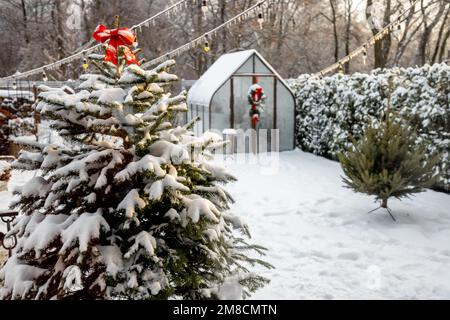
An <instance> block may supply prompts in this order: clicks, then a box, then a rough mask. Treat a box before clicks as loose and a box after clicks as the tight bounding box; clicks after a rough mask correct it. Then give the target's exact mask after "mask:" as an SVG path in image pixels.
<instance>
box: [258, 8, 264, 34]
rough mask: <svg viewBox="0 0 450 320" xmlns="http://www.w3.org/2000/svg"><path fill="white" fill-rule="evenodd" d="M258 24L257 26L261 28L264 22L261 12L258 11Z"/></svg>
mask: <svg viewBox="0 0 450 320" xmlns="http://www.w3.org/2000/svg"><path fill="white" fill-rule="evenodd" d="M258 24H259V28H260V29H261V30H262V28H263V24H264V18H263V14H262V12H260V13H258Z"/></svg>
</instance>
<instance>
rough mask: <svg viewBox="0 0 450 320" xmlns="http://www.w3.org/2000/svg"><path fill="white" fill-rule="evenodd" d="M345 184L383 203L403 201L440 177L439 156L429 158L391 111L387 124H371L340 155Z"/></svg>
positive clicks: (409, 131) (424, 149)
mask: <svg viewBox="0 0 450 320" xmlns="http://www.w3.org/2000/svg"><path fill="white" fill-rule="evenodd" d="M338 158H339V161H340V162H341V165H342V169H343V171H344V173H345V178H344V183H345V184H346V186H347V187H348V188H350V189H352V190H354V191H356V192H361V193H365V194H368V195H371V196H375V198H376V199H377V200H379V201H381V207H383V208H387V201H388V199H389V198H391V197H394V198H398V199H401V198H403V197H407V196H409V195H411V194H413V193H418V192H422V191H423V190H424V188H429V187H430V186H432V185H433V183H435V181H436V179H437V178H438V174H437V173H436V165H437V164H438V163H439V160H440V159H439V156H438V155H428V154H427V152H426V146H425V145H424V144H423V143H422V144H418V143H417V142H416V135H415V133H414V130H413V129H412V128H411V127H409V125H408V124H407V123H405V122H404V121H401V119H399V118H398V117H397V116H396V114H395V113H394V112H391V111H389V110H388V112H387V114H386V116H385V119H384V121H382V122H381V123H379V124H378V125H377V124H376V123H373V124H371V125H369V126H368V127H367V128H366V129H365V131H364V134H363V136H362V137H361V138H360V139H359V140H358V141H355V140H354V139H353V147H352V148H351V149H350V150H349V151H347V152H346V153H338Z"/></svg>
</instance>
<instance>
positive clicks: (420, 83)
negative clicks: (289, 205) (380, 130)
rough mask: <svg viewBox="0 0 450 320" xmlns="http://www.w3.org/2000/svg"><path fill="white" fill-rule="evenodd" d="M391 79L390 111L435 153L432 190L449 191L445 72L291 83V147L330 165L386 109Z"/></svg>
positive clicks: (448, 69) (449, 92)
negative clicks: (294, 103)
mask: <svg viewBox="0 0 450 320" xmlns="http://www.w3.org/2000/svg"><path fill="white" fill-rule="evenodd" d="M390 76H393V80H394V88H393V94H392V105H393V107H394V108H396V109H397V110H399V113H400V114H401V115H403V116H405V117H407V118H408V119H410V122H411V124H413V125H414V126H416V127H417V136H418V139H420V140H421V141H425V142H426V143H427V145H428V146H429V151H430V152H440V153H441V154H442V162H441V168H440V170H441V175H442V176H441V180H440V181H439V184H438V185H436V188H438V189H441V190H446V191H450V187H449V185H450V155H449V152H450V151H449V150H450V102H449V101H450V66H448V65H446V64H435V65H432V66H429V65H425V66H423V67H421V68H406V69H404V68H394V69H388V70H379V69H378V70H374V71H373V72H372V73H371V74H361V73H356V74H353V75H340V74H337V75H333V76H331V77H324V78H322V79H317V78H313V77H312V76H311V75H302V76H300V77H299V78H298V79H296V80H294V81H292V82H291V86H292V88H293V90H294V92H295V95H296V99H297V120H296V125H297V146H298V147H300V148H301V149H303V150H305V151H309V152H313V153H315V154H318V155H322V156H325V157H328V158H331V159H336V153H337V152H339V151H342V150H343V149H344V148H346V147H348V146H349V145H350V143H351V136H354V137H355V138H358V136H360V135H361V133H362V132H363V130H364V128H365V126H366V125H367V124H368V123H369V122H370V121H371V119H374V118H377V119H379V118H380V116H381V114H382V111H383V110H384V109H385V107H386V105H387V91H388V90H387V86H388V79H389V77H390Z"/></svg>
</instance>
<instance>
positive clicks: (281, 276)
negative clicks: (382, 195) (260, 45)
mask: <svg viewBox="0 0 450 320" xmlns="http://www.w3.org/2000/svg"><path fill="white" fill-rule="evenodd" d="M236 159H237V158H234V160H233V158H229V159H227V161H226V162H225V163H226V166H227V167H228V169H229V170H230V172H231V173H233V174H235V175H236V176H237V177H239V181H238V182H235V183H233V184H231V185H229V186H228V187H227V189H228V190H229V191H230V192H231V193H232V194H233V196H234V197H235V199H236V200H237V202H236V204H235V205H234V206H233V211H234V212H235V213H237V214H240V215H242V216H243V217H244V218H245V220H246V221H247V223H248V224H249V226H250V229H251V231H252V235H253V240H254V241H255V242H256V243H258V244H262V245H264V246H266V247H267V248H269V252H268V256H267V257H266V260H268V261H269V262H270V263H272V264H273V265H274V266H275V267H276V269H275V270H270V271H267V270H261V273H263V274H264V275H266V276H267V277H268V278H270V279H271V280H272V281H271V283H270V284H269V285H268V286H266V287H265V288H263V289H261V290H259V291H258V292H257V293H256V294H255V295H254V296H253V298H254V299H339V298H340V299H368V298H374V299H389V298H392V299H397V298H406V299H409V298H447V299H450V195H446V194H443V193H437V192H433V191H427V192H425V193H421V194H418V195H417V196H415V197H413V198H412V199H410V200H405V201H402V202H400V201H397V200H393V201H392V202H391V203H390V205H391V207H392V209H393V211H394V214H395V215H396V217H397V220H398V222H397V223H394V222H393V221H392V220H391V218H390V217H389V216H388V215H387V214H385V213H384V212H381V211H379V212H375V213H372V214H367V211H369V210H370V209H373V208H375V206H376V204H375V203H374V202H373V199H372V198H370V197H366V196H364V195H357V194H354V193H353V192H351V191H350V190H348V189H345V188H343V187H342V182H341V178H340V175H341V174H342V173H341V170H340V167H339V164H338V163H335V162H332V161H328V160H326V159H323V158H320V157H316V156H313V155H311V154H307V153H303V152H301V151H293V152H284V153H281V155H280V161H279V170H278V172H277V173H276V174H273V175H262V174H261V170H260V169H261V167H259V166H258V165H256V164H249V163H244V164H242V163H239V162H238V161H237V160H236ZM31 177H32V173H31V174H30V173H18V172H14V173H13V177H12V180H11V182H10V185H9V187H10V190H11V188H12V187H14V186H15V185H21V184H23V183H25V182H26V181H27V180H28V179H29V178H31ZM10 199H11V193H9V192H2V193H0V210H1V209H6V208H7V207H8V204H9V201H10Z"/></svg>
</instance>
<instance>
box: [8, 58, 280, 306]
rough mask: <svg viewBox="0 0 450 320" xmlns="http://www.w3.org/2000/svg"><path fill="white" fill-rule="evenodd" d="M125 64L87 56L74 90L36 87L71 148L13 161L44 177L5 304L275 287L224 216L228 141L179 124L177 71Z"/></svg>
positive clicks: (33, 196) (23, 204)
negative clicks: (222, 154)
mask: <svg viewBox="0 0 450 320" xmlns="http://www.w3.org/2000/svg"><path fill="white" fill-rule="evenodd" d="M119 52H120V50H119ZM119 56H120V58H119V62H118V65H117V66H116V65H114V64H112V63H110V62H104V61H103V55H96V54H91V55H90V56H89V59H90V63H91V65H94V66H95V69H96V70H97V73H89V74H84V75H82V76H81V80H82V83H81V85H80V86H79V87H78V88H77V89H76V90H73V89H71V88H69V87H67V86H65V87H62V88H59V89H52V88H49V87H45V86H43V87H41V88H40V90H41V93H40V94H39V98H38V101H37V104H36V108H37V111H38V112H40V114H41V116H42V117H43V118H44V119H48V120H50V121H51V124H52V128H53V129H54V130H57V131H58V133H59V134H60V135H61V136H62V137H63V138H64V139H65V143H64V145H41V144H38V143H34V144H33V145H30V146H29V149H28V151H22V152H21V154H20V157H19V159H18V160H17V161H16V162H15V163H14V168H16V169H23V170H38V171H37V172H38V174H37V175H36V176H35V177H34V178H33V179H32V180H31V181H29V182H28V183H27V184H25V185H24V186H23V187H22V188H19V189H18V190H16V195H17V201H15V203H14V204H13V207H14V208H16V209H18V210H19V211H20V214H21V218H20V219H19V220H18V222H17V223H16V224H15V226H14V228H13V230H12V231H11V232H10V233H11V234H12V233H14V234H16V235H17V237H18V245H17V247H16V249H15V250H14V255H13V256H12V257H11V258H10V259H9V260H8V261H7V262H6V264H5V265H4V266H3V267H2V269H1V270H0V287H2V288H1V290H0V297H1V298H3V299H54V298H56V299H64V298H71V299H94V298H95V299H97V298H100V299H103V298H105V299H114V298H117V299H166V298H176V297H178V298H184V299H203V298H220V297H221V295H222V294H223V290H224V289H223V288H230V283H232V284H234V286H233V288H234V289H236V290H237V292H238V293H239V295H240V296H243V297H246V296H248V294H249V293H251V292H253V291H254V290H256V289H258V288H259V287H261V286H262V285H264V284H265V283H266V282H267V279H265V278H263V277H261V276H259V275H256V274H254V273H252V272H250V271H249V270H248V269H247V268H248V267H249V266H252V265H255V264H262V265H264V266H266V267H271V266H270V265H268V264H267V263H265V262H264V261H261V260H260V259H258V258H255V257H254V256H253V253H258V254H263V251H264V248H262V247H259V246H257V245H251V244H249V243H247V242H246V240H245V237H246V236H248V228H247V226H246V225H245V224H244V223H243V222H242V220H241V219H240V218H239V217H237V216H235V215H233V214H231V213H230V212H228V209H229V204H230V203H231V202H232V198H231V196H230V194H228V193H227V192H226V191H225V190H224V189H223V188H222V186H221V184H224V183H226V182H228V181H233V180H235V178H234V177H233V176H232V175H230V174H228V173H227V172H226V171H225V170H224V168H223V167H221V166H219V165H217V164H215V163H214V162H213V161H212V160H213V159H212V150H214V149H216V148H221V147H223V145H224V142H223V141H222V139H221V137H219V136H217V135H214V134H212V133H209V134H208V133H207V134H205V135H203V136H200V137H197V136H194V135H193V133H192V132H191V130H190V129H191V127H192V126H193V123H188V124H186V125H184V126H178V127H174V126H172V123H171V120H172V119H174V117H175V116H176V115H177V114H178V113H180V112H185V111H187V106H186V104H185V98H186V97H185V93H181V94H179V95H176V96H172V95H171V94H170V93H168V91H169V88H170V85H171V84H172V83H173V82H174V81H176V80H178V78H177V76H175V75H173V74H170V73H169V68H170V67H172V66H173V65H174V64H175V61H173V60H169V61H166V62H164V63H162V64H161V65H159V66H157V67H155V68H154V69H147V68H148V66H147V65H146V64H145V63H144V64H141V66H138V65H136V64H130V65H127V64H126V63H125V59H124V58H123V56H121V55H120V54H119ZM91 69H93V68H91ZM233 229H237V230H238V231H236V230H233ZM224 283H225V284H226V285H225V286H223V284H224Z"/></svg>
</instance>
